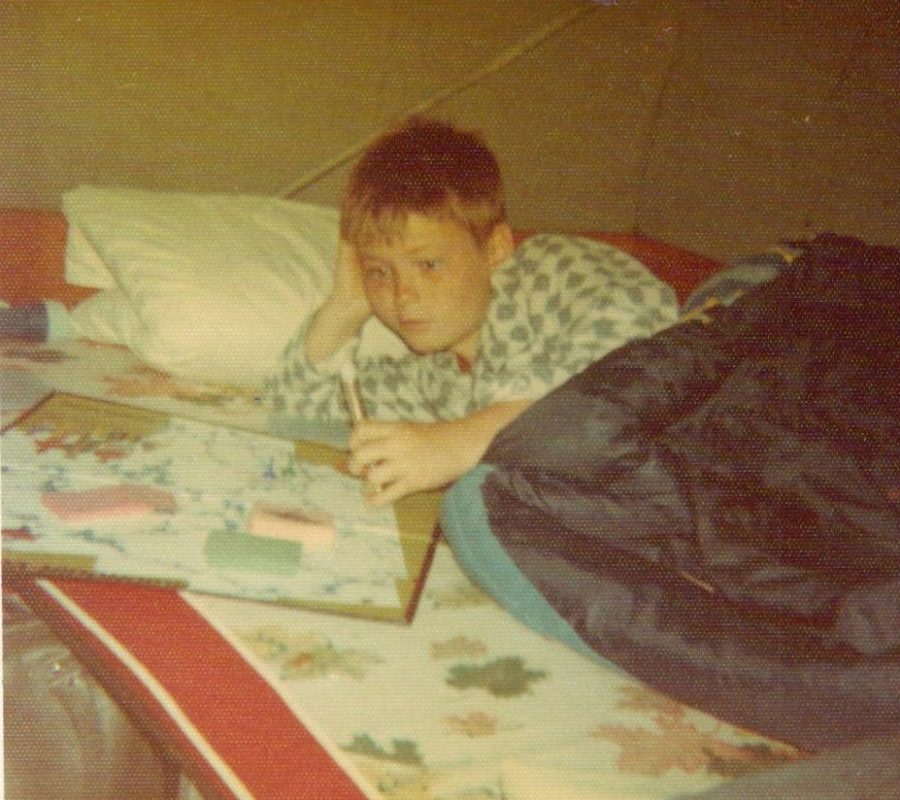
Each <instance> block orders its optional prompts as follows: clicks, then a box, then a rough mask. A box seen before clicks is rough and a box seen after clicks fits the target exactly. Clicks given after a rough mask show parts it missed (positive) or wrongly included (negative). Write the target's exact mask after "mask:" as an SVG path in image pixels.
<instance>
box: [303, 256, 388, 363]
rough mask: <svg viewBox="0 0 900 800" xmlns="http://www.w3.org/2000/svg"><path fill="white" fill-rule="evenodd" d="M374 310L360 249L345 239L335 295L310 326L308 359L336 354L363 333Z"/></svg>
mask: <svg viewBox="0 0 900 800" xmlns="http://www.w3.org/2000/svg"><path fill="white" fill-rule="evenodd" d="M371 314H372V310H371V308H370V307H369V301H368V299H367V298H366V293H365V291H364V289H363V282H362V274H361V272H360V269H359V263H358V261H357V258H356V251H355V250H354V248H353V247H352V246H351V245H350V244H348V243H347V242H343V241H342V242H341V243H340V248H339V250H338V258H337V264H336V266H335V271H334V285H333V286H332V289H331V294H329V295H328V297H327V298H326V299H325V302H323V303H322V305H321V306H319V309H318V310H317V311H316V313H315V314H314V315H313V317H312V320H311V321H310V323H309V326H308V327H307V329H306V337H305V342H304V343H305V349H306V358H307V360H308V361H309V363H310V364H318V363H320V362H322V361H324V360H325V359H326V358H328V356H330V355H332V354H334V353H336V352H337V351H338V350H340V349H341V347H343V346H344V345H345V344H346V343H347V342H349V341H350V340H351V339H352V338H353V337H355V336H356V335H357V334H358V333H359V329H360V328H361V327H362V325H363V323H364V322H365V321H366V320H367V319H368V318H369V317H370V316H371Z"/></svg>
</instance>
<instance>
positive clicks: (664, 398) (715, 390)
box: [444, 235, 900, 750]
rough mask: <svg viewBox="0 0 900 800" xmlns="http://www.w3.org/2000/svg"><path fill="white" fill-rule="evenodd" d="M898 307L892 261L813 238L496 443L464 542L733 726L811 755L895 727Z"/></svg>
mask: <svg viewBox="0 0 900 800" xmlns="http://www.w3.org/2000/svg"><path fill="white" fill-rule="evenodd" d="M898 297H900V252H898V251H897V250H896V249H893V248H887V247H869V246H867V245H864V244H863V243H862V242H859V241H858V240H855V239H850V238H846V237H837V236H833V235H825V236H821V237H818V238H817V239H816V240H815V241H814V242H813V243H812V244H811V246H810V247H809V249H808V251H807V252H806V253H805V254H804V255H803V256H801V257H800V258H798V259H797V260H796V261H795V262H794V264H793V265H792V266H791V267H790V268H788V269H786V270H785V271H784V272H782V273H781V274H780V275H779V276H778V277H777V278H775V279H774V280H772V281H771V282H770V283H768V284H765V285H763V286H760V287H758V288H756V289H754V290H753V291H751V292H750V293H748V294H747V295H746V296H744V297H743V298H741V299H740V300H738V301H737V302H736V303H735V304H734V305H732V306H730V307H728V308H721V309H719V310H717V311H714V312H711V313H710V315H709V318H708V319H707V320H706V321H705V322H702V323H701V322H691V323H685V324H682V325H679V326H676V327H673V328H670V329H668V330H666V331H663V332H661V333H660V334H657V335H656V336H655V337H653V338H651V339H647V340H643V341H638V342H633V343H631V344H629V345H626V346H625V347H623V348H621V349H619V350H616V351H614V352H612V353H610V354H608V355H607V356H606V357H604V358H602V359H601V360H599V361H597V362H595V363H594V364H593V365H592V366H590V367H589V368H588V369H586V370H585V371H584V372H582V373H581V374H579V375H577V376H575V377H574V378H572V379H571V380H570V381H568V382H567V383H566V384H564V385H563V386H561V387H560V388H559V389H557V390H556V391H555V392H553V393H551V394H550V395H548V396H547V397H545V398H544V399H543V400H541V401H539V402H538V403H536V404H535V405H534V406H532V408H531V409H529V411H528V412H526V413H525V414H524V415H522V417H520V418H519V419H518V420H516V421H515V422H514V423H513V424H512V425H510V426H509V427H508V428H507V429H505V430H504V431H502V432H501V433H500V434H499V435H498V437H497V438H496V439H495V441H494V443H493V444H492V446H491V448H490V449H489V451H488V453H487V454H486V455H485V458H484V464H483V465H482V466H481V467H480V474H479V477H478V480H477V481H473V480H467V479H466V478H463V479H462V480H461V481H460V482H459V483H458V484H457V485H456V487H454V488H453V489H452V490H451V491H450V492H449V494H448V497H447V501H446V504H445V512H444V516H445V520H444V528H445V532H446V533H447V534H448V538H449V539H450V541H451V544H452V545H454V546H456V545H457V543H459V544H460V549H462V548H463V544H462V542H461V540H462V539H467V538H471V539H472V540H473V541H477V540H478V539H479V537H481V538H482V539H484V540H485V541H490V542H492V543H493V544H495V545H496V544H499V546H500V547H502V548H503V551H504V553H505V554H506V555H507V556H509V558H510V559H511V561H512V563H513V564H514V565H515V568H516V569H517V570H519V571H520V572H521V574H522V575H523V576H524V577H525V578H527V579H528V581H529V582H530V584H532V585H533V586H534V587H536V588H537V590H538V591H539V593H540V595H541V596H542V598H543V599H545V600H546V601H547V603H548V605H549V606H550V607H551V608H552V610H553V611H554V612H555V613H556V614H558V615H559V616H560V617H561V618H562V619H563V620H565V621H566V622H567V623H568V625H569V626H570V627H571V630H572V631H573V632H574V634H577V637H578V638H579V639H580V640H581V641H583V642H584V643H585V644H587V645H588V646H589V647H590V648H591V649H592V651H594V652H595V653H597V654H599V655H600V656H602V657H604V658H607V659H609V660H610V661H612V662H614V663H616V664H618V665H619V666H621V667H623V668H625V669H627V670H628V671H630V672H632V673H633V674H636V675H637V676H639V677H641V678H642V679H644V680H646V681H647V682H648V683H649V684H651V685H653V686H654V687H655V688H657V689H659V690H661V691H664V692H666V693H668V694H670V695H673V696H675V697H677V698H679V699H681V700H683V701H685V702H688V703H690V704H692V705H694V706H697V707H699V708H702V709H704V710H707V711H710V712H711V713H714V714H716V715H717V716H719V717H721V718H723V719H727V720H729V721H732V722H735V723H737V724H742V725H745V726H747V727H750V728H753V729H755V730H757V731H760V732H762V733H766V734H768V735H771V736H775V737H777V738H781V739H783V740H785V741H789V742H792V743H793V744H796V745H797V746H799V747H802V748H805V749H810V750H818V749H821V748H824V747H828V746H833V745H837V744H843V743H849V742H852V741H855V740H857V739H861V738H863V737H865V736H869V735H874V734H878V733H884V732H887V731H891V730H898V729H900V392H898V376H900V322H898V319H900V317H898V314H897V310H896V298H898ZM485 473H486V474H485ZM472 504H476V505H482V506H483V508H484V518H485V519H486V525H485V526H484V529H483V530H478V529H477V526H475V527H473V526H471V525H469V526H459V525H457V524H456V519H455V515H456V514H457V513H458V512H457V511H456V509H460V508H463V507H466V506H471V505H472ZM469 517H470V518H471V513H469ZM465 546H466V547H469V548H470V549H471V542H467V543H466V545H465ZM477 578H478V579H479V580H480V581H481V582H482V583H483V584H485V586H486V588H488V589H489V590H491V589H492V588H493V587H492V586H491V579H490V571H489V570H486V569H481V570H480V575H479V576H477ZM495 593H497V592H495ZM497 594H498V596H499V599H501V601H504V600H506V599H507V598H504V597H503V596H502V593H497ZM557 635H558V634H557ZM562 638H565V637H562Z"/></svg>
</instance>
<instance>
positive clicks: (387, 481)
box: [348, 400, 532, 506]
mask: <svg viewBox="0 0 900 800" xmlns="http://www.w3.org/2000/svg"><path fill="white" fill-rule="evenodd" d="M531 403H532V401H531V400H516V401H511V402H506V403H496V404H494V405H490V406H486V407H485V408H481V409H479V410H477V411H475V412H473V413H472V414H470V415H469V416H468V417H464V418H462V419H456V420H446V421H441V422H373V421H369V420H365V421H363V422H361V423H360V424H359V425H357V426H356V428H355V429H354V431H353V435H352V436H351V437H350V451H351V455H350V460H349V463H348V466H349V469H350V471H351V472H352V473H353V474H354V475H357V476H359V477H364V478H365V479H366V484H367V490H368V491H369V492H370V500H371V502H372V504H373V505H376V506H383V505H387V504H388V503H393V502H394V501H395V500H399V499H400V498H401V497H404V496H405V495H408V494H411V493H413V492H419V491H425V490H427V489H436V488H439V487H441V486H446V485H447V484H448V483H451V482H452V481H454V480H456V479H457V478H458V477H460V476H461V475H462V474H463V473H465V472H467V471H468V470H470V469H471V468H472V467H474V466H475V465H476V464H477V463H478V462H479V460H480V459H481V457H482V456H483V455H484V453H485V451H486V450H487V448H488V445H490V443H491V440H492V439H493V438H494V435H495V434H496V433H497V432H498V431H500V430H501V429H502V428H504V427H505V426H506V425H507V424H508V423H510V422H512V420H514V419H515V418H516V417H518V416H519V414H521V413H522V412H523V411H524V410H525V409H526V408H528V406H529V405H531Z"/></svg>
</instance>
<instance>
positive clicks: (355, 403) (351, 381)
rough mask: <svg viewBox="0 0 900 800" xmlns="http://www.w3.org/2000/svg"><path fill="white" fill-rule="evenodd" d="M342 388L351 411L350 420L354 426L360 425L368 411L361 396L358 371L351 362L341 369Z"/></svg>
mask: <svg viewBox="0 0 900 800" xmlns="http://www.w3.org/2000/svg"><path fill="white" fill-rule="evenodd" d="M341 388H342V389H343V392H344V402H345V403H346V404H347V408H348V409H350V420H351V421H352V422H353V424H354V425H358V424H359V423H360V422H362V421H363V420H364V419H365V418H366V411H365V408H364V406H363V403H362V397H360V394H359V383H358V382H357V380H356V370H355V369H354V367H353V364H352V363H351V362H349V361H348V362H347V363H346V364H344V366H343V367H342V368H341Z"/></svg>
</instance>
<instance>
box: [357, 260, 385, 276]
mask: <svg viewBox="0 0 900 800" xmlns="http://www.w3.org/2000/svg"><path fill="white" fill-rule="evenodd" d="M362 269H363V277H365V278H374V279H375V280H380V279H382V278H386V277H387V275H388V268H387V267H386V266H385V265H384V264H378V263H373V262H369V263H364V264H363V265H362Z"/></svg>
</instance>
